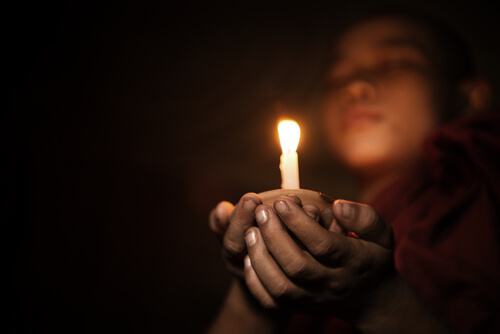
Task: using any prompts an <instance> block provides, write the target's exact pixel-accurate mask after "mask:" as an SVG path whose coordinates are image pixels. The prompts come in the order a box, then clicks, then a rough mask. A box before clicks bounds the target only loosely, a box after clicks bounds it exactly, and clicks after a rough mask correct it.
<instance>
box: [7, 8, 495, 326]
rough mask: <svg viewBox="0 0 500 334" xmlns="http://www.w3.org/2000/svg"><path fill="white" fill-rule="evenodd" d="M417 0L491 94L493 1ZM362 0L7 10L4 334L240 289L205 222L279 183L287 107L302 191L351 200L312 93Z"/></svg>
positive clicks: (128, 317)
mask: <svg viewBox="0 0 500 334" xmlns="http://www.w3.org/2000/svg"><path fill="white" fill-rule="evenodd" d="M414 2H415V3H417V1H414ZM418 3H420V4H418V5H416V6H417V7H423V8H426V9H428V10H429V11H430V12H432V13H434V14H436V15H438V16H439V17H441V18H443V19H444V20H446V21H448V22H450V23H452V24H454V25H455V26H456V27H457V28H458V29H459V30H460V31H462V32H463V33H464V34H465V35H466V37H467V38H468V39H469V41H470V42H471V44H472V46H473V47H474V50H475V51H476V54H477V58H478V62H479V65H480V67H479V68H480V71H481V73H482V74H483V75H484V76H486V77H487V78H489V79H490V80H491V81H492V83H493V88H494V91H498V83H499V78H500V76H499V74H500V65H499V64H498V59H500V57H499V56H500V54H499V48H498V37H497V35H498V31H499V23H497V21H498V14H497V12H496V11H495V10H493V7H492V6H490V5H488V4H487V3H486V2H485V1H474V2H471V1H458V2H457V1H455V2H453V4H451V3H449V4H448V5H446V4H445V3H444V2H443V3H442V4H440V3H438V2H433V1H425V2H421V1H419V2H418ZM360 5H363V1H361V2H360V1H356V2H352V1H349V4H346V3H343V2H339V1H333V2H323V3H319V2H311V3H308V2H305V1H304V2H302V3H300V2H294V3H282V4H279V3H276V2H248V3H241V2H238V3H236V2H235V3H221V2H211V3H208V2H202V1H198V2H196V1H195V2H189V3H183V4H179V3H173V2H168V1H165V2H137V3H136V2H132V1H115V2H114V3H113V2H108V3H94V2H88V1H85V2H80V3H78V2H71V3H62V2H60V3H56V2H49V3H37V4H30V3H21V4H17V5H9V6H7V7H5V9H4V12H3V15H2V16H4V19H3V20H2V21H3V23H2V25H3V29H2V30H3V35H4V37H3V39H2V44H3V46H2V49H3V51H2V53H3V55H4V57H6V59H7V60H5V59H4V63H3V68H4V76H3V77H4V82H5V83H6V84H7V88H6V89H5V90H4V91H5V92H6V94H5V95H6V97H5V98H4V101H5V102H4V105H5V107H4V108H3V112H2V116H1V117H2V118H1V136H2V137H1V144H0V145H1V149H2V151H1V152H2V162H1V164H2V190H3V193H4V194H5V195H6V196H4V200H3V201H2V216H1V217H2V218H1V219H2V226H3V232H2V235H3V237H4V242H3V244H4V245H5V246H6V247H5V248H6V251H5V254H6V261H5V263H6V265H5V267H4V268H6V270H5V273H4V275H7V276H8V277H9V279H10V283H9V284H8V285H6V291H7V297H8V298H7V301H8V306H9V313H8V318H9V321H8V322H7V328H8V332H13V333H25V332H35V333H40V332H69V333H75V332H76V333H79V332H94V333H95V332H105V331H106V332H121V333H124V332H130V333H135V332H147V333H156V332H158V333H160V332H165V331H169V330H170V331H171V330H172V329H173V328H181V332H186V333H188V332H200V331H202V330H203V329H204V328H206V326H207V325H208V324H209V322H210V319H211V318H212V317H213V316H214V314H215V313H216V311H217V309H218V307H219V306H220V303H221V302H222V300H223V297H224V293H225V291H226V288H227V284H228V282H229V281H230V276H229V274H227V273H226V272H225V269H224V265H223V263H222V261H221V260H220V257H219V248H218V244H217V241H216V239H215V238H214V237H213V236H212V235H211V233H210V231H209V230H208V227H207V215H208V213H209V211H210V209H211V208H212V207H213V206H214V205H215V204H216V203H218V202H219V201H220V200H223V199H226V200H230V201H233V202H236V201H237V200H238V198H239V197H240V196H241V195H242V194H243V193H245V192H248V191H254V192H260V191H264V190H268V189H273V188H278V187H279V185H280V175H279V170H278V162H279V155H280V147H279V143H278V139H277V135H276V130H275V127H276V122H277V119H278V118H279V117H281V116H283V115H289V116H292V117H294V118H295V119H297V120H298V121H299V123H300V125H301V127H302V132H303V135H302V139H301V143H300V145H299V159H300V169H301V185H302V187H304V188H309V189H315V190H319V191H323V192H326V193H329V194H331V195H333V196H335V197H344V198H355V196H356V192H355V190H353V189H354V188H353V182H352V181H351V180H350V179H349V177H348V176H347V175H346V174H345V173H344V172H343V171H342V170H341V169H340V168H339V167H338V166H337V165H336V163H335V161H333V160H332V159H331V158H330V157H329V154H328V150H327V148H326V147H325V145H324V144H323V141H322V133H321V126H320V121H319V117H318V116H319V112H318V105H317V102H318V99H317V98H318V96H317V91H318V87H319V86H318V85H319V78H320V76H319V75H320V73H321V72H320V71H321V68H322V64H323V61H324V56H325V50H326V45H327V44H326V41H327V37H328V29H329V27H330V28H331V27H332V25H331V24H332V22H333V21H334V20H335V17H336V15H342V13H343V10H344V9H345V8H347V7H353V6H354V7H355V6H360ZM277 102H279V103H277ZM495 102H496V100H495Z"/></svg>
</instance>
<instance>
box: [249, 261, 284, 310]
mask: <svg viewBox="0 0 500 334" xmlns="http://www.w3.org/2000/svg"><path fill="white" fill-rule="evenodd" d="M244 274H245V281H246V283H247V287H248V290H250V292H251V293H252V295H253V296H254V297H255V299H257V300H258V301H259V302H260V304H261V305H262V306H264V307H265V308H275V307H277V304H276V302H275V301H274V299H273V297H272V296H271V295H270V294H269V292H267V290H266V288H265V287H264V285H262V282H261V281H260V279H259V276H257V273H256V272H255V270H254V269H253V267H252V260H250V256H249V255H247V256H245V271H244Z"/></svg>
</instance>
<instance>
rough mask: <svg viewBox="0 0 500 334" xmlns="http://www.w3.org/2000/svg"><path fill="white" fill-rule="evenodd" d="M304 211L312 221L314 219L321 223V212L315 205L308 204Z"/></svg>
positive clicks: (303, 208)
mask: <svg viewBox="0 0 500 334" xmlns="http://www.w3.org/2000/svg"><path fill="white" fill-rule="evenodd" d="M302 210H304V212H305V213H306V214H307V215H308V216H309V217H311V218H312V219H314V220H315V221H316V222H317V223H319V221H320V219H321V211H320V210H319V208H318V207H317V206H316V205H314V204H306V205H304V206H303V207H302Z"/></svg>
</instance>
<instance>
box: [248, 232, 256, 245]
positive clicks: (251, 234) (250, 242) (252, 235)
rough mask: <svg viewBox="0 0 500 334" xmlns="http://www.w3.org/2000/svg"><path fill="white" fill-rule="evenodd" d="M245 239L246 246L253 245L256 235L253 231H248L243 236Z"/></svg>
mask: <svg viewBox="0 0 500 334" xmlns="http://www.w3.org/2000/svg"><path fill="white" fill-rule="evenodd" d="M245 241H246V243H247V246H249V247H250V246H253V245H255V243H256V242H257V237H256V236H255V231H250V232H248V233H247V235H246V236H245Z"/></svg>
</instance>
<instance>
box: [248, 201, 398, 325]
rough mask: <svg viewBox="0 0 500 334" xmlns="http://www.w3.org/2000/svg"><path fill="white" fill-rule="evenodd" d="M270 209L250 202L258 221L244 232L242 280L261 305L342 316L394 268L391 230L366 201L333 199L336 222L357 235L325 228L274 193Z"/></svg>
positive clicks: (367, 300)
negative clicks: (245, 245) (243, 276)
mask: <svg viewBox="0 0 500 334" xmlns="http://www.w3.org/2000/svg"><path fill="white" fill-rule="evenodd" d="M274 209H275V210H273V208H271V207H269V206H266V205H260V206H258V207H257V208H256V209H255V217H256V220H257V223H258V226H257V227H250V228H248V229H247V231H246V234H245V235H246V243H247V249H248V255H247V256H246V257H245V270H244V274H245V279H246V282H247V286H248V288H249V290H250V291H251V292H252V294H253V295H254V296H255V297H256V298H257V299H258V300H259V301H260V303H261V304H262V305H263V306H265V307H268V308H275V307H284V308H289V309H291V310H293V311H296V312H305V313H313V312H314V313H317V312H319V313H322V314H330V315H341V316H345V314H346V313H352V312H355V310H357V311H361V309H362V308H363V307H369V306H368V305H369V304H370V302H371V297H372V296H373V295H374V293H375V292H376V291H377V289H378V288H379V286H380V285H381V284H382V283H383V282H384V280H388V279H389V278H391V276H394V275H396V274H395V269H394V264H393V233H392V229H391V227H390V225H389V224H388V223H387V222H385V221H384V220H383V219H382V218H381V217H380V216H379V215H378V214H377V213H376V211H375V210H374V209H373V208H371V207H369V206H367V205H363V204H358V203H354V202H348V201H343V200H337V201H335V203H334V204H333V212H334V216H335V218H336V224H338V225H340V226H341V227H342V228H344V229H345V230H347V231H351V232H354V233H355V235H356V236H357V237H352V236H348V235H346V234H345V233H337V232H334V231H329V230H326V229H325V228H324V227H323V226H322V225H321V224H318V223H317V221H316V219H314V214H311V212H306V211H305V210H304V209H303V208H301V207H300V205H297V203H296V201H295V200H293V199H291V198H288V197H280V198H278V199H277V200H276V201H275V203H274ZM282 223H283V224H284V226H285V227H286V228H285V227H284V226H283V224H282ZM334 225H335V224H334ZM295 239H296V240H295ZM297 240H298V241H299V242H297Z"/></svg>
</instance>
